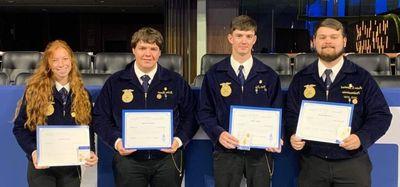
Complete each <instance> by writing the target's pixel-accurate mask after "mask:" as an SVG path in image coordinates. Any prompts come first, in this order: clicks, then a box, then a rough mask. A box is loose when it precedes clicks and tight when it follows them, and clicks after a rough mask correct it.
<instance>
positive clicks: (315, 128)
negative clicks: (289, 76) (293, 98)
mask: <svg viewBox="0 0 400 187" xmlns="http://www.w3.org/2000/svg"><path fill="white" fill-rule="evenodd" d="M352 114H353V105H351V104H343V103H328V102H316V101H303V102H302V104H301V109H300V115H299V120H298V123H297V130H296V136H297V137H299V138H301V139H306V140H312V141H319V142H326V143H336V144H339V143H340V142H341V141H342V140H343V139H345V138H346V137H348V136H349V135H350V131H351V119H352Z"/></svg>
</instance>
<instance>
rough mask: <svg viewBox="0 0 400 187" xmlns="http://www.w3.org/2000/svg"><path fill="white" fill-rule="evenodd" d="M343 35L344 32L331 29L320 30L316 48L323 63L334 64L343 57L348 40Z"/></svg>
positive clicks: (316, 39) (315, 39)
mask: <svg viewBox="0 0 400 187" xmlns="http://www.w3.org/2000/svg"><path fill="white" fill-rule="evenodd" d="M342 33H343V31H342V30H335V29H333V28H329V27H320V28H318V30H317V31H316V34H315V37H314V46H315V50H316V51H317V54H318V57H319V58H320V59H321V60H322V61H324V62H326V63H330V62H334V61H335V60H337V59H338V58H339V57H341V56H342V55H343V53H344V48H345V47H346V42H347V38H346V37H345V36H343V34H342Z"/></svg>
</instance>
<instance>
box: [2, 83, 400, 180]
mask: <svg viewBox="0 0 400 187" xmlns="http://www.w3.org/2000/svg"><path fill="white" fill-rule="evenodd" d="M88 89H89V90H90V92H91V93H92V95H93V96H94V97H96V96H97V95H98V92H99V89H100V88H99V87H89V88H88ZM23 91H24V88H23V87H18V86H0V103H1V104H0V124H1V125H2V128H1V129H0V145H1V147H2V150H3V151H2V154H0V164H1V169H0V187H9V186H27V182H26V181H27V180H26V165H27V160H26V158H25V154H24V152H23V151H22V150H21V148H20V147H19V145H18V143H17V142H16V140H15V138H14V136H13V134H12V126H13V124H12V119H13V116H14V111H15V107H16V103H17V101H18V99H20V98H21V96H22V94H23ZM195 92H196V94H197V93H198V90H195ZM383 92H384V95H385V97H386V100H387V101H388V103H389V105H390V107H391V108H390V109H391V112H392V113H393V116H394V118H393V121H392V125H391V127H390V129H389V131H388V132H387V133H386V135H385V136H384V137H382V138H381V139H380V140H379V141H378V142H377V143H376V144H375V145H373V146H372V147H371V148H370V149H369V152H370V156H371V159H372V163H373V171H372V175H373V176H372V186H374V187H380V186H385V187H396V186H400V183H399V180H398V178H399V172H398V168H399V162H398V161H399V159H400V157H399V152H398V146H399V144H400V134H399V132H400V126H399V125H400V88H399V89H383ZM97 150H98V155H99V158H100V161H99V164H98V167H94V168H90V169H89V170H86V169H85V168H84V172H83V175H84V176H83V179H82V180H83V183H82V186H85V187H95V186H99V187H112V186H114V185H113V182H114V181H113V175H112V169H111V160H112V155H113V154H114V152H113V150H112V149H110V148H109V147H107V146H105V145H104V144H103V143H102V142H101V141H100V140H98V144H97ZM185 153H186V154H185V159H186V171H185V179H184V184H183V186H190V187H208V186H213V185H214V179H213V173H212V143H211V142H210V141H209V140H208V138H207V136H206V135H205V134H204V132H203V131H202V130H200V131H199V132H198V133H197V134H196V136H195V138H194V140H193V141H192V142H191V143H190V144H189V145H188V146H187V148H186V150H185ZM274 157H275V169H274V176H273V186H274V187H284V186H285V187H291V186H296V177H297V173H298V163H297V158H298V155H297V154H296V153H295V152H293V151H292V149H290V148H289V144H288V143H287V142H285V145H284V148H283V152H282V153H281V154H275V155H274Z"/></svg>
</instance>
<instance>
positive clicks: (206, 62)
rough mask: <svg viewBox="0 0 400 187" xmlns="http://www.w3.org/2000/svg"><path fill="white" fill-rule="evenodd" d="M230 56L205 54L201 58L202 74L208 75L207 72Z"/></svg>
mask: <svg viewBox="0 0 400 187" xmlns="http://www.w3.org/2000/svg"><path fill="white" fill-rule="evenodd" d="M228 56H229V54H205V55H203V57H201V69H200V74H206V72H207V71H208V70H209V69H210V68H211V67H212V66H213V65H214V64H216V63H217V62H219V61H221V60H223V59H224V58H226V57H228Z"/></svg>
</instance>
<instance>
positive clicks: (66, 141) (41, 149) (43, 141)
mask: <svg viewBox="0 0 400 187" xmlns="http://www.w3.org/2000/svg"><path fill="white" fill-rule="evenodd" d="M36 133H37V156H38V166H72V165H82V164H84V163H85V160H86V159H87V158H90V140H89V139H90V138H89V127H88V126H77V125H64V126H63V125H49V126H38V127H37V129H36Z"/></svg>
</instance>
